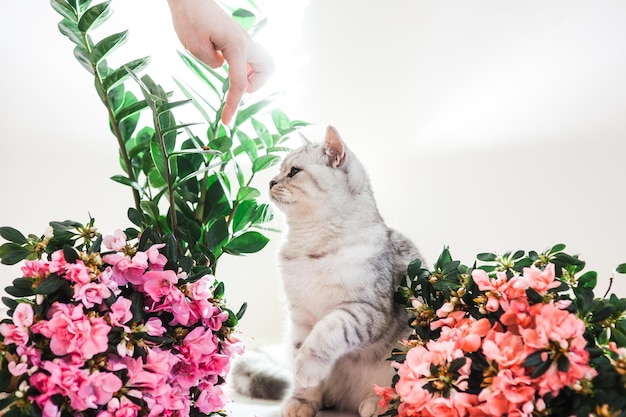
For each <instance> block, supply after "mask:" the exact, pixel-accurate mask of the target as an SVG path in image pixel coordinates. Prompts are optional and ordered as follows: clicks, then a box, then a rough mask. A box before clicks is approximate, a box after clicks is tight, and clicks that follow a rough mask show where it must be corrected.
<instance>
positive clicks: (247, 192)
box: [237, 187, 261, 201]
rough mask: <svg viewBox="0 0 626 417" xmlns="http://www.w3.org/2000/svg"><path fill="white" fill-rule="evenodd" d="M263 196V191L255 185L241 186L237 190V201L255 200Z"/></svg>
mask: <svg viewBox="0 0 626 417" xmlns="http://www.w3.org/2000/svg"><path fill="white" fill-rule="evenodd" d="M260 196H261V192H260V191H259V190H257V189H256V188H254V187H241V188H240V189H239V191H237V201H245V200H253V199H255V198H257V197H260Z"/></svg>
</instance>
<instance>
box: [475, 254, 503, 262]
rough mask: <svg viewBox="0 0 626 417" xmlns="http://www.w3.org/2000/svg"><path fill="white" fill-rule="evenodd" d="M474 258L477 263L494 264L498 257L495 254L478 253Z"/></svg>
mask: <svg viewBox="0 0 626 417" xmlns="http://www.w3.org/2000/svg"><path fill="white" fill-rule="evenodd" d="M476 258H477V259H478V260H479V261H483V262H494V261H495V260H496V259H497V258H498V257H497V256H496V254H495V253H487V252H485V253H479V254H478V255H476Z"/></svg>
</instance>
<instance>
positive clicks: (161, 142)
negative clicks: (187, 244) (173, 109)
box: [150, 101, 184, 256]
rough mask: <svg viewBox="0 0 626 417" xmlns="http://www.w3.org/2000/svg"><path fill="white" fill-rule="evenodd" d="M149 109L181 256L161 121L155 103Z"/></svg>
mask: <svg viewBox="0 0 626 417" xmlns="http://www.w3.org/2000/svg"><path fill="white" fill-rule="evenodd" d="M150 107H151V108H152V120H153V123H154V129H155V134H156V135H157V139H158V140H159V147H160V148H161V153H162V154H163V160H164V163H165V182H166V183H167V193H168V198H169V204H170V218H171V221H172V234H173V235H174V239H175V240H176V245H177V247H178V253H179V254H180V255H181V256H183V255H184V253H183V246H182V243H181V241H180V238H179V236H178V235H179V233H178V220H177V217H176V200H175V199H174V183H173V181H172V174H171V172H170V160H169V156H168V154H167V149H166V148H165V138H164V137H163V129H162V126H161V119H160V118H159V113H158V111H157V108H156V102H154V101H152V102H151V103H150Z"/></svg>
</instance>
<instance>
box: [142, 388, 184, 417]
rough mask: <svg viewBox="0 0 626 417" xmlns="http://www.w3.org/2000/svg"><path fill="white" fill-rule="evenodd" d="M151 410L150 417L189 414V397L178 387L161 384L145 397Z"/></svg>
mask: <svg viewBox="0 0 626 417" xmlns="http://www.w3.org/2000/svg"><path fill="white" fill-rule="evenodd" d="M144 400H145V401H146V405H147V406H148V409H149V410H150V414H148V415H149V416H150V417H157V416H159V417H160V416H171V415H175V412H178V413H177V414H178V415H189V406H190V404H189V399H188V398H187V396H186V395H185V394H184V393H182V392H181V391H180V390H179V389H177V387H174V386H171V385H168V384H161V385H159V386H158V387H157V388H156V389H155V390H153V391H151V392H150V395H149V396H146V397H144Z"/></svg>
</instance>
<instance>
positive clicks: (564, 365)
mask: <svg viewBox="0 0 626 417" xmlns="http://www.w3.org/2000/svg"><path fill="white" fill-rule="evenodd" d="M556 365H557V368H558V370H559V371H561V372H568V371H569V367H570V362H569V359H568V358H567V355H565V354H561V355H559V358H558V359H557V362H556Z"/></svg>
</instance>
